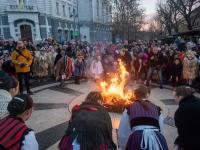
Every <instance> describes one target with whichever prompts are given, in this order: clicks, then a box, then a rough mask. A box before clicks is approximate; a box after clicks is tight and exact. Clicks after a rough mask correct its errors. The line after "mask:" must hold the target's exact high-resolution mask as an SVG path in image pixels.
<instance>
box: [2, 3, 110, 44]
mask: <svg viewBox="0 0 200 150" xmlns="http://www.w3.org/2000/svg"><path fill="white" fill-rule="evenodd" d="M111 19H112V18H111V6H110V5H107V2H106V0H1V2H0V35H1V36H2V37H4V38H5V39H8V38H13V39H15V40H18V39H22V40H31V41H40V40H42V39H44V38H47V37H53V38H55V39H56V40H58V41H60V42H63V41H70V40H73V39H77V37H80V38H81V39H82V40H84V41H88V42H93V41H105V40H106V41H107V40H109V39H110V38H111V26H110V24H109V23H110V22H111Z"/></svg>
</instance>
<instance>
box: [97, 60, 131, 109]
mask: <svg viewBox="0 0 200 150" xmlns="http://www.w3.org/2000/svg"><path fill="white" fill-rule="evenodd" d="M118 64H119V67H118V70H117V72H116V73H113V74H112V75H110V76H109V80H108V81H107V82H106V81H103V82H100V89H101V91H102V96H103V97H104V105H105V106H112V105H118V106H119V105H121V106H122V107H123V106H127V105H129V104H131V103H132V102H133V98H134V93H133V92H132V91H131V90H128V89H126V83H127V79H128V75H129V73H128V72H127V70H126V68H125V65H124V63H123V62H122V61H121V60H118Z"/></svg>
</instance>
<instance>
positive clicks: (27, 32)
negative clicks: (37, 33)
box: [20, 25, 33, 41]
mask: <svg viewBox="0 0 200 150" xmlns="http://www.w3.org/2000/svg"><path fill="white" fill-rule="evenodd" d="M20 32H21V39H22V40H23V41H33V39H32V30H31V26H30V25H21V26H20Z"/></svg>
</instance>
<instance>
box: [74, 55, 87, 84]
mask: <svg viewBox="0 0 200 150" xmlns="http://www.w3.org/2000/svg"><path fill="white" fill-rule="evenodd" d="M83 59H84V56H83V54H82V53H81V52H78V53H77V59H76V60H75V61H74V76H75V84H80V78H81V77H82V76H83V71H84V64H85V63H84V61H83Z"/></svg>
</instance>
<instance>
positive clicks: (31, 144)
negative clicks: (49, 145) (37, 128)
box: [21, 131, 39, 150]
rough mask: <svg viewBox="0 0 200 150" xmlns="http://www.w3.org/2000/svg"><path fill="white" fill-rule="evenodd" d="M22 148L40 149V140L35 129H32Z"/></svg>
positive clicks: (29, 149)
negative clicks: (37, 138) (38, 140)
mask: <svg viewBox="0 0 200 150" xmlns="http://www.w3.org/2000/svg"><path fill="white" fill-rule="evenodd" d="M22 143H23V146H22V147H21V150H39V146H38V142H37V140H36V138H35V134H34V132H33V131H30V132H29V133H28V134H27V135H26V136H25V139H24V141H23V142H22Z"/></svg>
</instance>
